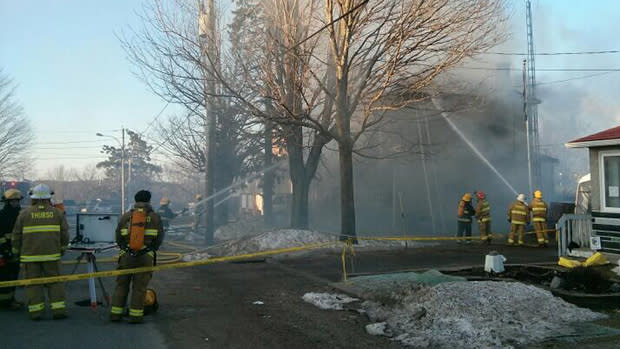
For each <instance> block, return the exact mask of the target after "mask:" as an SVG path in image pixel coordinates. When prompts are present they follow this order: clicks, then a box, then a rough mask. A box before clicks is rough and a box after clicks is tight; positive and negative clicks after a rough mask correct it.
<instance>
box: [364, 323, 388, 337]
mask: <svg viewBox="0 0 620 349" xmlns="http://www.w3.org/2000/svg"><path fill="white" fill-rule="evenodd" d="M386 330H388V328H387V323H386V322H375V323H374V324H368V325H366V333H368V334H369V335H372V336H386V337H390V336H391V335H392V334H391V333H388V332H386Z"/></svg>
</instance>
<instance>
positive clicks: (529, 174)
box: [523, 59, 533, 195]
mask: <svg viewBox="0 0 620 349" xmlns="http://www.w3.org/2000/svg"><path fill="white" fill-rule="evenodd" d="M526 64H527V60H525V59H524V60H523V116H524V118H525V139H526V144H527V145H526V146H527V182H528V185H529V187H528V188H529V190H530V191H529V193H530V194H529V195H531V194H532V192H533V191H532V157H531V147H530V121H529V118H528V115H527V109H528V103H527V99H528V95H527V68H526Z"/></svg>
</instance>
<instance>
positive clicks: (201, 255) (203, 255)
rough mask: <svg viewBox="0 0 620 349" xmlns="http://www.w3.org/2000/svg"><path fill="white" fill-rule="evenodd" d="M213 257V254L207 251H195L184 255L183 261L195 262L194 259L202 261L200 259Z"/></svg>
mask: <svg viewBox="0 0 620 349" xmlns="http://www.w3.org/2000/svg"><path fill="white" fill-rule="evenodd" d="M211 257H213V256H211V255H210V254H209V253H207V252H194V253H190V254H186V255H183V258H182V260H183V262H193V261H200V260H204V259H209V258H211Z"/></svg>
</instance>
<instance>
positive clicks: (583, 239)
mask: <svg viewBox="0 0 620 349" xmlns="http://www.w3.org/2000/svg"><path fill="white" fill-rule="evenodd" d="M555 229H556V230H557V231H558V234H559V235H558V256H560V257H561V256H566V255H567V250H568V244H570V243H571V241H573V242H576V243H578V244H579V246H580V247H586V248H587V247H589V246H590V236H592V215H589V214H564V215H562V217H560V219H559V220H558V222H557V223H556V224H555Z"/></svg>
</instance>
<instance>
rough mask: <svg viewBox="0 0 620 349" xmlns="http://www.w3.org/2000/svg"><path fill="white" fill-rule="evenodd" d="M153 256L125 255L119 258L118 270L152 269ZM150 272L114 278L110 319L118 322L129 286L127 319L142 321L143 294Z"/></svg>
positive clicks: (150, 275) (146, 254) (145, 254)
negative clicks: (114, 285)
mask: <svg viewBox="0 0 620 349" xmlns="http://www.w3.org/2000/svg"><path fill="white" fill-rule="evenodd" d="M153 260H154V258H153V256H151V255H150V254H148V253H144V254H141V255H137V256H131V255H129V253H125V254H124V255H122V256H121V257H120V258H119V261H118V269H131V268H140V267H152V266H153ZM152 276H153V273H152V272H146V273H138V274H130V275H120V276H118V277H117V278H116V288H115V289H114V295H113V296H112V309H111V310H110V319H111V320H119V319H120V317H121V316H122V315H123V311H124V308H125V304H126V302H127V296H128V294H129V286H130V284H131V300H130V302H129V319H130V321H133V322H140V321H142V317H143V316H144V294H145V293H146V287H147V286H148V284H149V281H151V277H152Z"/></svg>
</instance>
